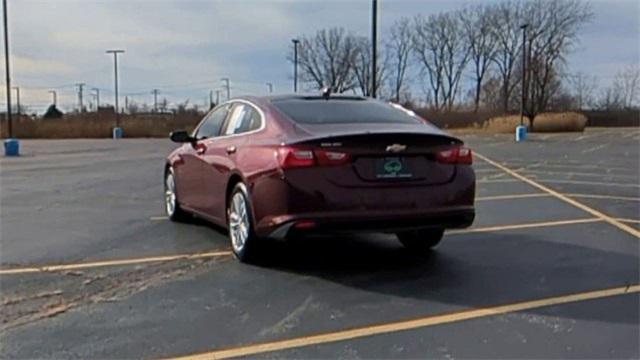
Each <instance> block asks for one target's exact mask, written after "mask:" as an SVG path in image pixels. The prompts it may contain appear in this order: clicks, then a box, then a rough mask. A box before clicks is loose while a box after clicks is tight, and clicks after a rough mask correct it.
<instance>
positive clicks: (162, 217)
mask: <svg viewBox="0 0 640 360" xmlns="http://www.w3.org/2000/svg"><path fill="white" fill-rule="evenodd" d="M149 220H151V221H162V220H169V217H168V216H152V217H150V218H149Z"/></svg>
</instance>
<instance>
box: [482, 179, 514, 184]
mask: <svg viewBox="0 0 640 360" xmlns="http://www.w3.org/2000/svg"><path fill="white" fill-rule="evenodd" d="M511 182H518V180H517V179H480V180H478V181H476V183H478V184H493V183H511Z"/></svg>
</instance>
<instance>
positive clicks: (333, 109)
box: [273, 99, 422, 124]
mask: <svg viewBox="0 0 640 360" xmlns="http://www.w3.org/2000/svg"><path fill="white" fill-rule="evenodd" d="M273 105H275V107H277V108H278V109H279V110H280V111H282V112H283V113H285V114H286V115H287V116H289V117H290V118H291V119H293V120H294V121H295V122H299V123H305V124H342V123H406V124H420V123H422V121H421V120H420V119H418V118H417V117H415V116H411V115H410V114H408V113H407V112H406V111H404V110H402V109H399V108H396V107H393V106H391V105H389V104H387V103H383V102H379V101H369V100H344V99H330V100H324V99H322V100H319V99H318V100H316V99H313V100H305V99H286V100H274V101H273Z"/></svg>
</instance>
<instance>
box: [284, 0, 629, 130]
mask: <svg viewBox="0 0 640 360" xmlns="http://www.w3.org/2000/svg"><path fill="white" fill-rule="evenodd" d="M592 18H593V12H592V11H591V7H590V5H589V3H587V2H585V1H581V0H560V1H554V0H505V1H502V2H499V3H492V4H475V5H467V6H464V7H462V8H460V9H458V10H454V11H449V12H442V13H438V14H432V15H416V16H415V17H413V18H401V19H399V20H397V21H396V22H395V23H394V24H393V26H391V28H390V30H389V31H387V32H386V33H384V34H382V35H383V36H382V37H383V46H381V47H379V51H378V54H377V58H378V61H377V68H376V70H375V74H372V69H371V42H370V39H369V38H368V37H367V36H359V35H355V34H353V33H351V32H348V31H347V30H345V29H343V28H329V29H322V30H319V31H317V32H316V33H315V34H313V35H302V36H300V37H299V40H300V43H299V49H298V64H299V72H300V73H299V76H300V80H301V81H302V82H303V83H305V84H306V86H307V87H308V88H309V89H319V88H322V87H325V86H328V87H330V88H331V89H332V91H333V92H338V93H343V92H354V93H360V94H362V95H364V96H369V95H370V94H371V93H372V90H373V89H372V83H373V82H372V81H371V79H372V77H373V76H375V77H376V82H375V83H376V87H377V88H376V93H378V94H381V97H384V98H387V99H390V100H393V101H396V102H400V103H407V102H412V101H415V100H417V99H416V98H414V96H415V95H414V94H412V89H416V88H420V87H421V88H422V90H423V93H424V94H423V97H422V100H423V101H424V102H426V103H427V104H428V106H429V107H430V108H431V109H433V110H438V111H452V110H455V109H460V108H466V109H472V110H473V111H476V112H477V111H479V110H492V111H501V112H504V113H509V112H514V111H519V109H520V102H521V101H520V99H521V93H522V92H523V90H524V94H525V98H526V101H525V107H524V112H525V114H526V115H528V116H529V117H530V118H531V119H533V118H534V117H535V115H536V114H538V113H540V112H542V111H546V110H549V109H555V108H559V107H567V108H578V107H579V108H585V107H592V108H593V107H601V108H607V109H616V108H625V107H631V106H634V104H636V103H637V101H636V100H637V96H638V92H639V91H638V87H639V86H640V75H639V74H640V71H638V69H637V66H635V67H633V66H632V67H629V68H628V69H625V70H623V71H622V72H621V73H620V74H619V75H617V77H616V81H614V82H613V85H612V86H610V87H609V88H607V89H605V90H604V91H603V92H602V94H600V96H599V98H598V99H597V101H596V99H595V95H594V91H595V88H596V85H595V80H594V78H593V77H592V76H589V75H586V74H583V73H581V74H570V73H569V72H568V69H567V63H566V57H567V55H568V54H569V53H570V52H571V51H572V50H574V49H575V46H576V44H577V43H578V40H579V33H580V30H581V29H582V27H583V26H584V25H585V24H586V23H587V22H589V21H590V20H591V19H592ZM524 24H527V27H526V28H525V29H524V32H526V42H524V46H523V38H522V35H523V30H522V28H521V26H522V25H524ZM523 51H524V54H525V61H526V66H525V69H526V72H525V75H524V76H523V71H522V69H523V68H522V66H523V64H522V54H523V53H522V52H523ZM288 59H289V60H290V61H292V62H293V60H294V59H293V52H292V53H291V54H289V56H288Z"/></svg>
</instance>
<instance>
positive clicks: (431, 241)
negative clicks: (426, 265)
mask: <svg viewBox="0 0 640 360" xmlns="http://www.w3.org/2000/svg"><path fill="white" fill-rule="evenodd" d="M396 235H397V236H398V240H400V242H401V243H402V245H404V247H406V248H407V249H409V250H415V251H418V252H427V251H429V250H430V249H431V248H433V247H435V246H436V245H438V244H439V243H440V241H441V240H442V237H443V236H444V229H422V230H412V231H404V232H400V233H397V234H396Z"/></svg>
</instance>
